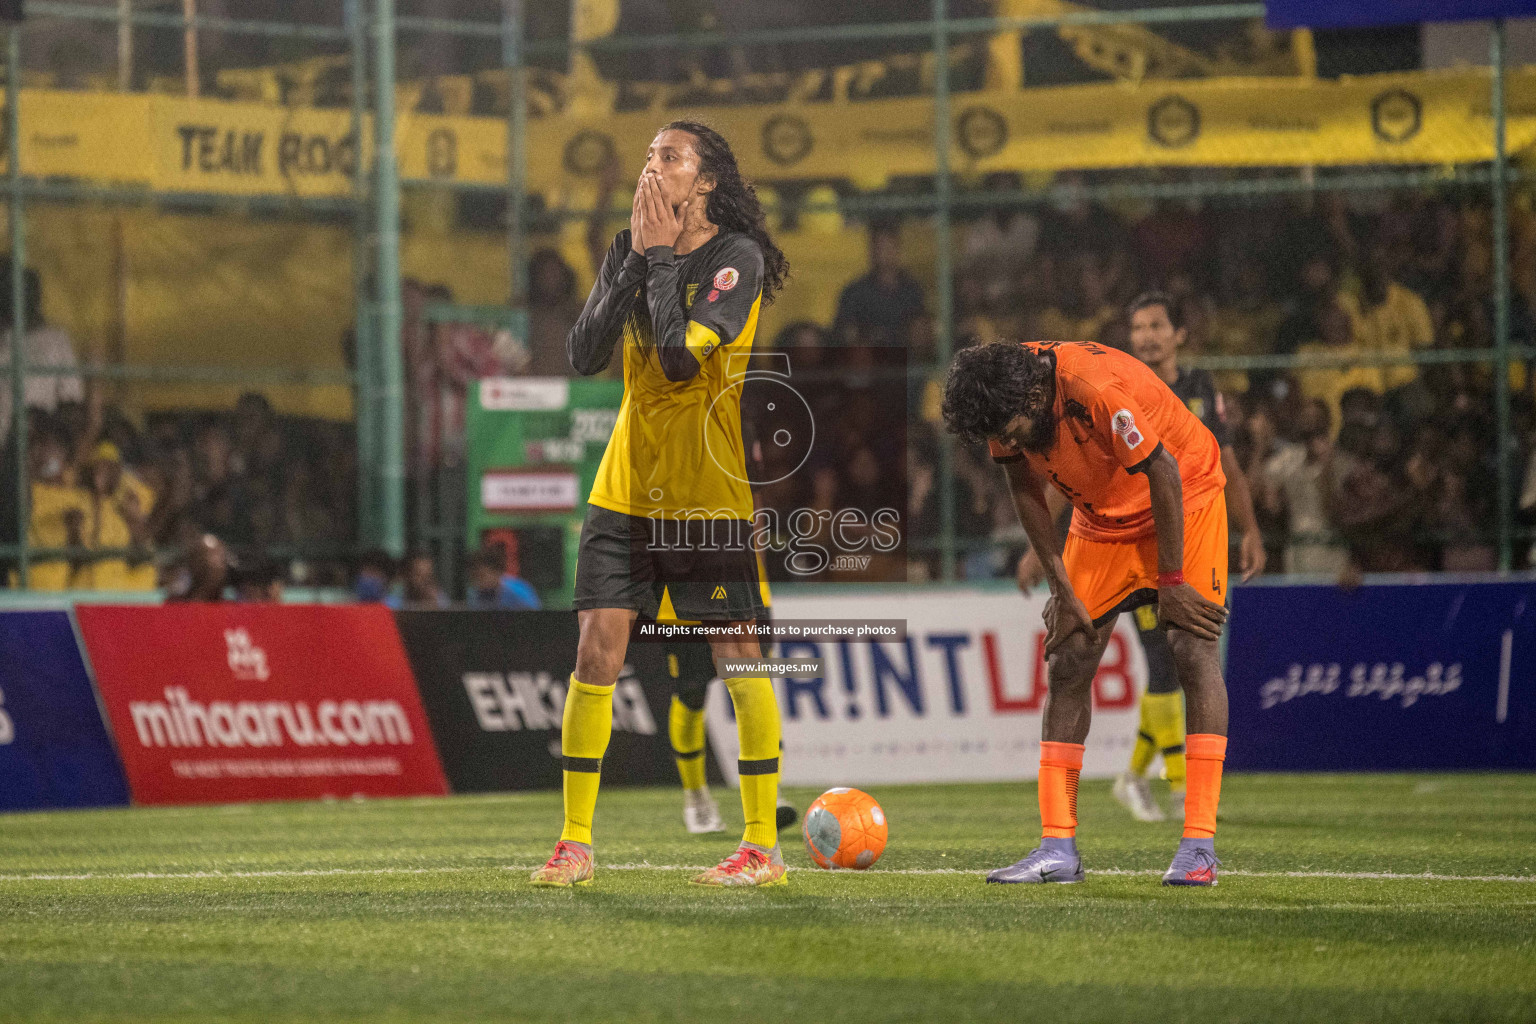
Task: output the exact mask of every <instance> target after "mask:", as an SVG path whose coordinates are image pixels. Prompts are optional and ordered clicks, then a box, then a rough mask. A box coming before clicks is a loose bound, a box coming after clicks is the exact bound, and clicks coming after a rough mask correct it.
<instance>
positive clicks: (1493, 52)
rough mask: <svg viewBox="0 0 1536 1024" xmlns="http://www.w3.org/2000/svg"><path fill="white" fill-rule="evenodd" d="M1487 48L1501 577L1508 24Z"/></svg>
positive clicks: (1508, 511)
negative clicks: (1490, 99)
mask: <svg viewBox="0 0 1536 1024" xmlns="http://www.w3.org/2000/svg"><path fill="white" fill-rule="evenodd" d="M1491 36H1492V38H1491V41H1490V43H1489V51H1490V52H1489V58H1490V63H1491V64H1492V65H1493V345H1494V348H1495V349H1497V350H1498V353H1499V355H1498V362H1496V363H1495V364H1494V368H1493V370H1494V372H1493V395H1494V415H1495V416H1497V417H1498V432H1497V433H1498V442H1497V443H1496V445H1495V447H1494V453H1495V458H1497V459H1498V481H1499V492H1498V493H1499V497H1498V500H1499V571H1500V572H1508V571H1509V567H1510V565H1511V563H1512V561H1513V556H1514V528H1515V524H1514V508H1513V505H1514V485H1513V483H1514V482H1513V480H1512V479H1511V476H1510V474H1511V472H1512V466H1511V464H1510V463H1511V456H1512V454H1513V446H1514V438H1512V437H1511V436H1510V431H1511V429H1512V427H1511V425H1510V415H1509V414H1510V407H1509V403H1510V396H1509V211H1508V209H1507V207H1508V196H1507V194H1506V193H1507V192H1508V191H1509V189H1508V183H1509V154H1508V153H1507V152H1506V146H1507V143H1506V140H1505V133H1504V129H1505V112H1504V19H1503V18H1495V19H1494V22H1493V31H1492V33H1491Z"/></svg>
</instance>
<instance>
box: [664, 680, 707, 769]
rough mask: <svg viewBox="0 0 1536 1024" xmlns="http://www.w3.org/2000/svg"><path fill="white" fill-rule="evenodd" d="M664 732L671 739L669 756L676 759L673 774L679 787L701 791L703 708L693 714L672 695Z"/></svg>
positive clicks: (690, 709)
mask: <svg viewBox="0 0 1536 1024" xmlns="http://www.w3.org/2000/svg"><path fill="white" fill-rule="evenodd" d="M667 732H668V733H669V734H670V735H671V737H672V756H674V757H675V758H677V774H678V777H679V778H681V779H682V781H683V788H684V789H703V788H704V709H703V708H700V709H699V710H698V711H695V710H693V709H692V708H690V707H689V706H688V705H686V704H684V703H683V702H682V700H681V698H679V697H677V696H676V695H674V696H673V697H672V709H671V711H670V712H669V713H668V715H667Z"/></svg>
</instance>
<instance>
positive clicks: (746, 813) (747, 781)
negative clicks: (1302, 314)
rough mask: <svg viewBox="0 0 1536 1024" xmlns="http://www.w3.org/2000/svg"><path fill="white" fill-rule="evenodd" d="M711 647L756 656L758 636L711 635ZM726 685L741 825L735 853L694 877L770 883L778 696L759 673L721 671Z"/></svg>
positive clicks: (780, 862)
mask: <svg viewBox="0 0 1536 1024" xmlns="http://www.w3.org/2000/svg"><path fill="white" fill-rule="evenodd" d="M738 625H741V626H745V625H746V623H740V624H738ZM711 646H712V647H713V648H714V653H715V656H716V657H717V658H740V659H756V658H758V657H760V656H761V655H760V653H759V652H760V651H761V648H760V646H759V645H758V641H757V640H756V638H754V637H752V636H750V635H747V634H742V635H740V636H736V637H722V638H719V639H716V640H712V641H711ZM725 686H726V689H727V690H728V691H729V693H730V695H731V704H732V706H733V707H734V708H735V710H736V734H737V739H738V741H739V743H740V748H741V749H740V753H739V754H738V760H737V762H736V773H737V778H738V784H739V785H740V787H741V812H742V817H743V818H744V819H745V820H746V828H745V830H744V831H743V833H742V837H741V843H740V845H739V846H738V848H737V850H736V852H735V853H734V854H732V855H731V856H730V857H728V858H726V859H725V860H724V861H722V862H721V863H720V864H719V865H717V866H716V867H714V868H711V869H710V870H708V871H706V872H704V873H703V874H701V875H699V876H697V877H696V878H694V879H693V881H694V882H696V883H698V884H700V885H775V884H777V883H779V882H781V881H783V880H784V857H783V855H782V854H781V853H780V852H779V828H778V823H777V821H776V818H777V814H778V796H779V749H780V737H781V729H780V722H779V702H778V698H777V696H776V695H775V694H774V692H773V683H772V681H771V680H770V679H769V678H768V677H767V676H764V675H743V676H726V677H725Z"/></svg>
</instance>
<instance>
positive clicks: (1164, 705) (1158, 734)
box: [1141, 690, 1184, 792]
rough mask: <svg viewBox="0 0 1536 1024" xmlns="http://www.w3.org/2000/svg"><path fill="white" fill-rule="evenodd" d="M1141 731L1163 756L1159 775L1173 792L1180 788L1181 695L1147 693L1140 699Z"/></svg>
mask: <svg viewBox="0 0 1536 1024" xmlns="http://www.w3.org/2000/svg"><path fill="white" fill-rule="evenodd" d="M1141 723H1142V724H1141V728H1142V732H1143V733H1147V734H1150V735H1151V737H1152V742H1153V744H1155V745H1156V747H1157V750H1158V752H1159V753H1161V754H1162V755H1163V772H1164V774H1165V775H1167V777H1168V784H1169V785H1170V786H1171V787H1173V789H1174V791H1175V792H1178V791H1180V790H1182V789H1183V788H1184V694H1183V693H1180V692H1179V691H1177V690H1176V691H1174V692H1173V693H1148V694H1145V695H1143V696H1142V698H1141Z"/></svg>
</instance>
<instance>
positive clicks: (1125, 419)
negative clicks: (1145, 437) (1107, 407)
mask: <svg viewBox="0 0 1536 1024" xmlns="http://www.w3.org/2000/svg"><path fill="white" fill-rule="evenodd" d="M1109 425H1110V428H1111V429H1112V430H1114V432H1115V436H1116V437H1118V438H1119V439H1120V440H1122V441H1124V442H1125V446H1126V447H1127V448H1130V449H1132V450H1135V449H1137V448H1139V447H1141V442H1142V436H1141V431H1140V430H1137V429H1136V417H1134V416H1132V415H1131V410H1129V409H1121V410H1120V411H1119V412H1117V413H1115V415H1114V416H1112V417H1111V418H1110V421H1109Z"/></svg>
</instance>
